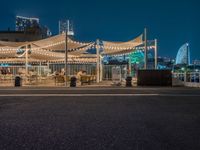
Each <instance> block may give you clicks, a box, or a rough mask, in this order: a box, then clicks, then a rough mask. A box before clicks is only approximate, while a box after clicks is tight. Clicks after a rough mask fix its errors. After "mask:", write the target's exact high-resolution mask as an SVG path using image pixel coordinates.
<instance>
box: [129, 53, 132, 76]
mask: <svg viewBox="0 0 200 150" xmlns="http://www.w3.org/2000/svg"><path fill="white" fill-rule="evenodd" d="M128 71H129V73H128V75H129V76H131V71H132V70H131V57H130V55H129V60H128Z"/></svg>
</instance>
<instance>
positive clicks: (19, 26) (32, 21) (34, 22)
mask: <svg viewBox="0 0 200 150" xmlns="http://www.w3.org/2000/svg"><path fill="white" fill-rule="evenodd" d="M39 26H40V25H39V19H38V18H28V17H23V16H16V31H26V30H27V29H28V28H36V27H39Z"/></svg>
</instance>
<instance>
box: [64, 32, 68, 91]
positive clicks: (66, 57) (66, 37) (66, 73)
mask: <svg viewBox="0 0 200 150" xmlns="http://www.w3.org/2000/svg"><path fill="white" fill-rule="evenodd" d="M67 67H68V32H67V31H66V32H65V69H64V70H65V87H67V76H68V69H67Z"/></svg>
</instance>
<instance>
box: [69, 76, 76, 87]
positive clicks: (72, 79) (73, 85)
mask: <svg viewBox="0 0 200 150" xmlns="http://www.w3.org/2000/svg"><path fill="white" fill-rule="evenodd" d="M76 80H77V79H76V77H71V80H70V87H76Z"/></svg>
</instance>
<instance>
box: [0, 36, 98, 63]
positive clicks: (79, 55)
mask: <svg viewBox="0 0 200 150" xmlns="http://www.w3.org/2000/svg"><path fill="white" fill-rule="evenodd" d="M93 46H94V43H92V42H90V43H82V42H77V41H74V40H72V39H71V38H69V37H68V38H67V50H68V58H69V62H70V61H71V62H83V63H84V62H92V63H93V62H95V61H96V55H87V54H84V53H85V52H86V51H87V50H88V49H91V48H92V47H93ZM65 48H66V35H65V34H60V35H57V36H53V37H50V38H47V39H43V40H39V41H33V42H5V41H0V62H9V63H13V62H16V63H17V62H24V61H25V60H24V59H23V58H24V56H25V51H26V50H28V51H30V54H29V62H43V61H50V62H64V59H65V53H64V52H65ZM19 50H22V54H21V55H19V54H17V51H19ZM87 56H88V58H87ZM85 57H86V58H87V59H86V58H85Z"/></svg>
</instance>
